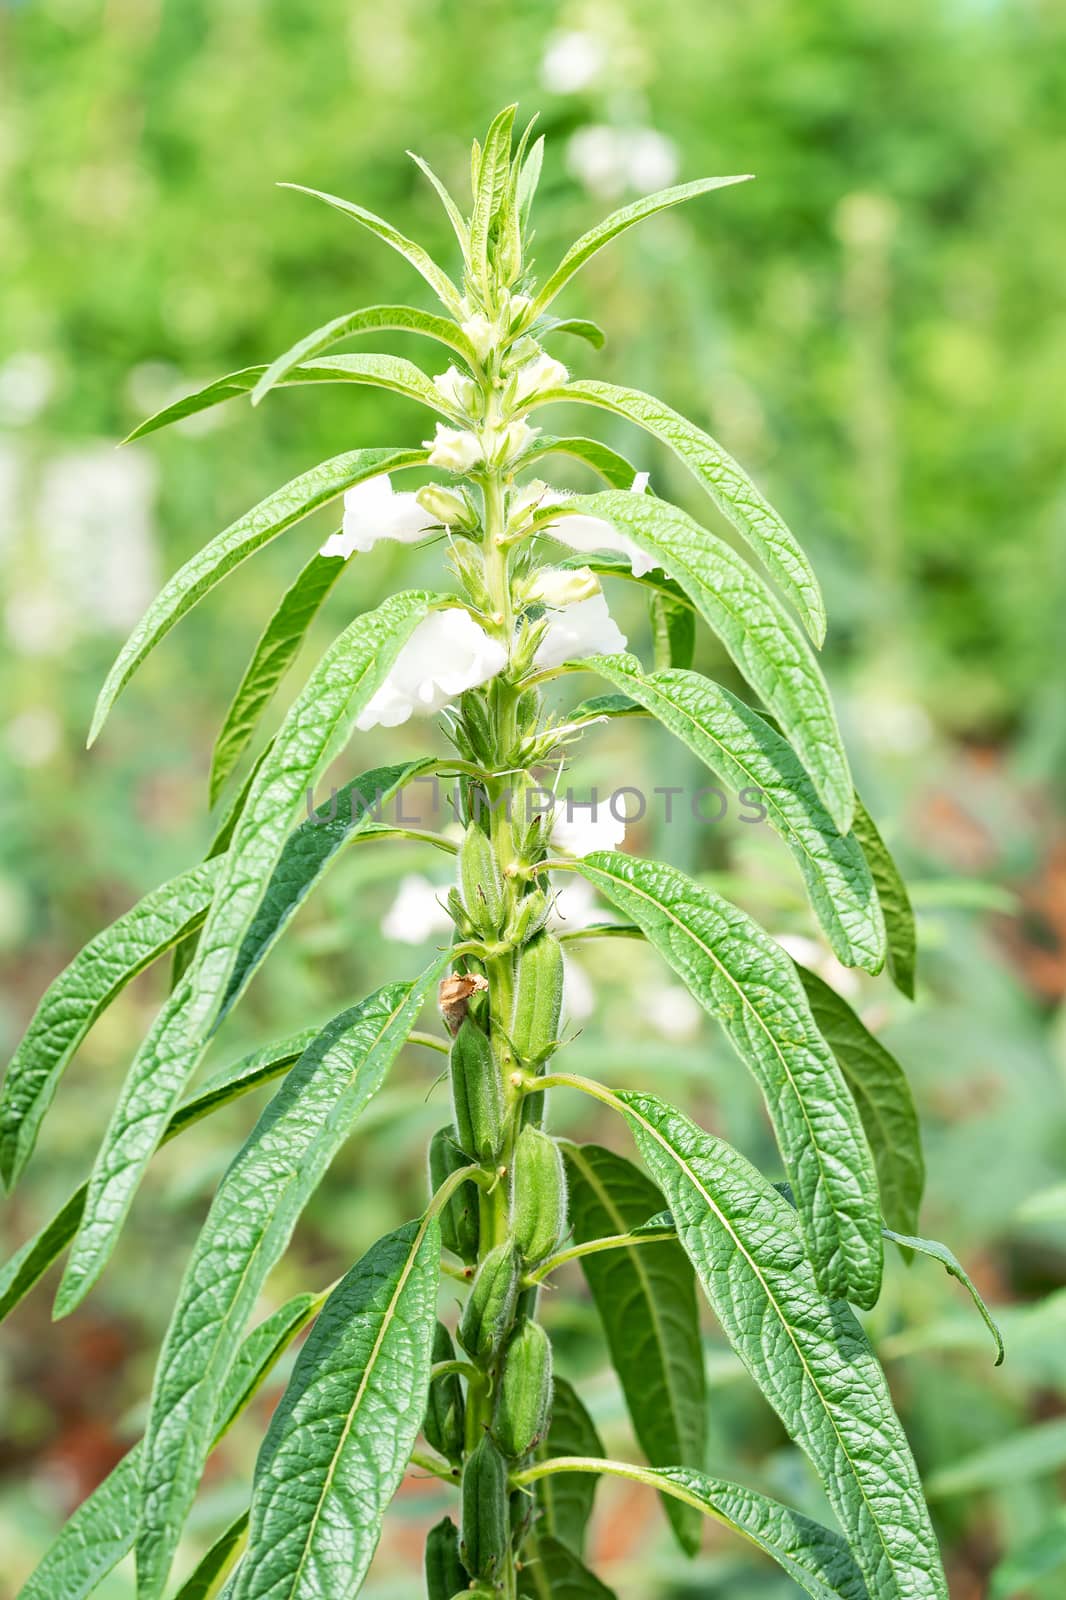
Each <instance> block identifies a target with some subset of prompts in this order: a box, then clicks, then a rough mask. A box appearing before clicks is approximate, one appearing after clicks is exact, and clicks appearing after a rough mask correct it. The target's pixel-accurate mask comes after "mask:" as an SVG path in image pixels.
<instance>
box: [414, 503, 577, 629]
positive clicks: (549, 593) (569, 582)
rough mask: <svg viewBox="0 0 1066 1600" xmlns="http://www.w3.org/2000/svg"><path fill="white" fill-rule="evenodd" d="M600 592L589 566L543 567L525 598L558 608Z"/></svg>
mask: <svg viewBox="0 0 1066 1600" xmlns="http://www.w3.org/2000/svg"><path fill="white" fill-rule="evenodd" d="M426 509H427V511H428V510H429V507H428V506H427V507H426ZM599 592H600V580H599V579H598V578H597V577H596V576H595V574H594V573H593V572H592V571H591V570H590V569H589V568H588V567H572V568H568V567H542V568H541V570H540V571H539V572H535V573H534V574H533V576H532V578H531V579H530V581H529V584H528V586H527V588H526V592H525V599H526V600H527V601H534V602H536V603H537V604H540V605H544V606H553V607H555V608H557V609H558V608H561V607H562V606H573V605H578V604H579V603H580V602H581V601H582V600H591V599H592V596H593V595H596V594H599Z"/></svg>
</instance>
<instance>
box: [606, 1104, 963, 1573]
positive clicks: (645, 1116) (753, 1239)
mask: <svg viewBox="0 0 1066 1600" xmlns="http://www.w3.org/2000/svg"><path fill="white" fill-rule="evenodd" d="M616 1098H617V1101H618V1102H619V1103H620V1104H621V1105H622V1107H623V1108H624V1111H625V1115H626V1118H627V1120H628V1122H629V1124H630V1127H631V1129H632V1131H633V1135H634V1138H635V1139H636V1141H637V1145H638V1148H639V1150H640V1153H641V1156H642V1157H643V1159H644V1161H645V1163H646V1164H647V1166H648V1169H649V1171H650V1172H651V1175H652V1177H653V1178H654V1179H655V1182H656V1183H657V1184H658V1185H659V1187H660V1188H661V1189H662V1191H663V1193H664V1194H665V1196H666V1199H667V1202H668V1205H669V1207H670V1210H671V1212H672V1214H673V1218H674V1222H675V1224H676V1226H677V1231H678V1237H679V1238H680V1240H681V1243H682V1245H683V1246H684V1248H685V1252H686V1254H687V1255H688V1257H689V1259H690V1260H691V1262H692V1264H693V1266H694V1267H695V1269H696V1273H697V1276H698V1277H699V1279H700V1281H701V1283H702V1284H703V1287H704V1289H705V1290H706V1292H707V1297H708V1299H709V1300H710V1303H711V1305H712V1307H713V1309H714V1311H715V1314H716V1316H717V1317H718V1320H719V1322H720V1323H721V1325H722V1329H723V1331H724V1333H725V1334H726V1337H727V1338H728V1339H729V1341H730V1343H731V1344H732V1346H733V1348H734V1350H735V1351H736V1352H737V1354H738V1355H739V1357H740V1359H741V1361H742V1362H743V1363H744V1365H745V1367H746V1368H747V1369H748V1371H749V1372H750V1374H751V1376H752V1378H753V1379H754V1380H755V1382H756V1383H757V1384H758V1386H759V1388H760V1389H761V1390H762V1392H763V1394H764V1395H765V1396H766V1398H767V1400H768V1401H769V1402H770V1404H771V1405H772V1406H773V1408H774V1410H775V1411H776V1412H777V1414H778V1416H779V1417H780V1418H781V1421H782V1422H783V1423H784V1425H785V1428H786V1429H787V1430H788V1433H789V1435H790V1437H791V1438H792V1439H794V1440H795V1441H796V1443H797V1444H798V1445H799V1446H800V1447H801V1449H803V1450H804V1451H805V1452H806V1453H807V1455H808V1456H809V1457H810V1459H811V1461H812V1462H813V1463H814V1466H815V1468H816V1469H817V1471H818V1475H819V1477H820V1479H821V1482H822V1485H823V1487H824V1489H825V1493H826V1496H827V1498H828V1500H829V1503H830V1505H831V1506H832V1508H833V1511H834V1512H835V1514H836V1516H837V1518H838V1520H839V1522H840V1525H841V1527H842V1528H843V1529H844V1532H845V1534H846V1536H847V1539H848V1542H849V1544H850V1546H851V1550H852V1554H853V1555H854V1557H855V1560H856V1562H857V1563H858V1565H859V1566H860V1568H861V1569H862V1572H863V1576H864V1577H865V1579H866V1583H867V1586H868V1588H869V1591H870V1594H871V1596H873V1595H876V1596H877V1600H947V1586H946V1584H945V1581H944V1574H943V1568H942V1566H941V1563H940V1553H939V1551H938V1549H937V1543H936V1537H935V1535H934V1533H933V1530H932V1526H931V1525H930V1521H929V1514H928V1512H927V1510H926V1507H925V1501H924V1499H923V1497H922V1489H921V1484H920V1482H919V1479H918V1473H917V1469H916V1467H915V1465H914V1461H913V1458H912V1457H911V1453H910V1449H909V1447H908V1445H907V1441H906V1438H905V1436H904V1433H903V1430H902V1428H901V1427H900V1425H899V1422H898V1420H897V1418H896V1414H895V1411H894V1410H893V1407H892V1397H891V1395H890V1394H889V1391H888V1385H887V1384H886V1382H885V1378H884V1374H883V1373H882V1371H881V1368H880V1367H879V1365H878V1363H877V1360H876V1358H875V1356H874V1354H873V1351H872V1350H871V1349H870V1346H869V1343H868V1341H867V1339H866V1336H865V1334H864V1333H863V1331H862V1328H861V1327H860V1326H859V1324H858V1322H857V1321H856V1319H855V1317H854V1315H853V1314H852V1312H851V1310H850V1309H849V1308H848V1306H846V1305H845V1304H844V1303H843V1302H842V1301H839V1300H838V1301H827V1300H825V1299H824V1298H823V1297H822V1295H821V1294H820V1293H819V1292H818V1288H817V1285H816V1284H815V1281H814V1275H813V1273H812V1271H811V1269H810V1265H809V1262H808V1260H807V1258H806V1255H805V1252H804V1248H803V1239H802V1235H801V1233H800V1229H799V1227H798V1220H797V1214H796V1212H795V1211H793V1209H792V1207H791V1206H790V1205H789V1204H788V1202H787V1201H786V1200H784V1199H782V1197H781V1196H780V1195H779V1194H778V1193H777V1191H776V1190H775V1189H774V1187H773V1185H772V1184H769V1183H767V1182H766V1180H765V1179H764V1178H763V1177H762V1176H761V1175H760V1174H759V1173H758V1172H757V1171H756V1170H755V1168H754V1167H753V1166H751V1164H750V1163H749V1162H747V1161H746V1160H745V1159H744V1158H743V1156H741V1155H739V1154H738V1153H737V1151H735V1150H733V1149H731V1148H730V1147H729V1146H728V1145H726V1144H724V1143H723V1142H722V1141H721V1140H720V1139H715V1138H712V1137H711V1135H710V1134H706V1133H703V1132H702V1131H701V1130H700V1129H699V1128H697V1127H696V1126H695V1125H694V1124H693V1123H691V1122H690V1121H689V1120H688V1118H687V1117H685V1116H683V1115H682V1114H681V1113H680V1112H679V1111H676V1110H674V1109H673V1108H672V1107H670V1106H667V1105H664V1104H663V1102H662V1101H661V1100H657V1099H656V1098H655V1097H654V1096H652V1095H644V1094H638V1093H628V1092H627V1093H623V1094H620V1095H618V1096H617V1097H616Z"/></svg>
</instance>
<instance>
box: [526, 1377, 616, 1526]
mask: <svg viewBox="0 0 1066 1600" xmlns="http://www.w3.org/2000/svg"><path fill="white" fill-rule="evenodd" d="M602 1454H603V1441H602V1440H601V1439H600V1436H599V1434H598V1433H597V1431H596V1424H595V1423H594V1422H593V1420H592V1418H591V1417H590V1416H589V1414H588V1412H587V1411H586V1410H585V1407H584V1405H583V1404H582V1401H581V1398H580V1396H579V1395H578V1393H577V1391H576V1390H575V1389H574V1387H573V1385H572V1384H570V1383H567V1381H566V1379H565V1378H560V1377H558V1376H557V1377H556V1378H555V1380H554V1383H553V1385H552V1416H551V1422H550V1423H549V1424H548V1434H547V1437H546V1438H545V1439H542V1440H541V1442H540V1444H539V1445H538V1446H537V1459H538V1460H539V1461H546V1460H547V1459H548V1458H549V1457H550V1456H602ZM595 1495H596V1479H595V1477H593V1476H590V1475H588V1474H585V1473H582V1474H573V1475H571V1474H566V1475H563V1474H560V1473H551V1474H550V1475H549V1476H547V1477H545V1478H541V1479H540V1480H539V1482H538V1483H537V1505H538V1508H539V1510H540V1519H539V1522H538V1527H540V1528H543V1529H544V1530H545V1531H546V1532H547V1533H549V1534H552V1535H554V1537H555V1538H556V1539H558V1540H560V1541H561V1542H562V1543H563V1544H565V1545H566V1546H567V1547H568V1549H570V1550H574V1551H576V1552H577V1554H578V1555H581V1553H582V1551H583V1550H584V1548H585V1529H586V1528H587V1527H588V1520H589V1518H590V1517H591V1515H592V1502H593V1500H594V1498H595Z"/></svg>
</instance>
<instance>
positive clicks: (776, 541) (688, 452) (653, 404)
mask: <svg viewBox="0 0 1066 1600" xmlns="http://www.w3.org/2000/svg"><path fill="white" fill-rule="evenodd" d="M553 400H559V401H566V400H582V401H585V402H586V403H587V404H590V405H595V406H602V407H603V409H604V410H605V411H611V412H613V413H614V415H615V416H619V417H625V418H627V419H628V420H629V421H630V422H635V423H637V424H638V425H639V426H640V427H642V428H643V429H645V431H646V432H647V433H650V434H651V435H652V437H653V438H656V439H658V440H660V441H661V442H662V443H663V444H665V445H668V446H669V448H670V449H671V450H672V451H673V452H674V454H675V455H676V456H677V458H678V460H679V461H682V462H683V463H684V464H685V466H686V467H687V468H688V469H689V471H690V472H691V473H692V476H693V477H694V478H695V479H696V481H697V483H699V484H700V485H701V486H702V487H703V488H704V489H706V491H707V493H708V494H709V495H710V497H711V499H712V500H713V501H714V504H715V505H716V506H717V507H718V509H719V511H720V512H721V513H722V515H723V516H724V517H725V518H726V520H727V521H728V522H730V523H731V524H732V526H733V527H734V528H736V530H737V532H738V533H739V534H740V535H741V537H742V538H743V539H745V540H746V541H747V543H748V545H749V546H750V547H751V549H752V550H754V551H755V553H756V555H757V556H758V557H759V559H760V560H761V561H762V563H763V565H764V566H765V568H766V570H767V572H769V574H770V576H771V577H772V578H773V579H774V580H775V582H776V583H777V584H778V585H779V587H780V589H781V592H782V593H783V594H784V595H785V597H786V599H788V600H789V601H790V602H791V603H792V605H793V606H795V608H796V610H797V612H798V613H799V615H800V617H801V619H802V621H803V625H804V627H805V628H806V629H807V632H808V633H809V634H810V636H811V638H812V639H813V640H814V642H815V644H817V645H820V644H821V643H822V641H823V640H824V638H825V604H824V602H823V600H822V591H821V589H820V587H819V584H818V579H817V577H816V576H815V572H814V568H813V567H812V566H811V564H810V562H809V561H808V559H807V556H806V555H805V553H804V551H803V549H802V548H801V546H800V544H799V542H798V541H797V539H796V537H795V535H794V534H793V533H792V532H791V530H790V529H789V527H788V526H787V524H786V523H785V521H784V519H783V518H782V517H781V516H780V515H779V514H778V512H776V511H775V510H774V508H773V506H772V505H771V504H770V503H769V501H768V500H767V499H766V498H765V497H764V496H763V495H762V494H760V492H759V490H758V489H757V488H756V487H755V485H754V484H753V483H752V481H751V479H750V478H749V477H748V475H747V473H746V472H745V471H744V469H743V467H741V466H740V465H739V464H738V463H737V462H736V461H734V460H733V458H732V456H731V455H729V453H728V451H726V450H723V448H722V446H721V445H720V444H719V443H718V442H717V441H716V440H715V439H712V438H711V437H710V435H709V434H706V433H704V432H703V431H702V430H701V429H700V428H697V427H696V426H695V425H694V424H693V423H691V422H689V420H688V418H687V417H683V416H681V414H680V412H677V411H673V410H671V408H670V407H669V406H667V405H664V404H663V402H662V401H661V400H657V399H656V398H655V396H654V395H650V394H644V393H643V392H642V391H641V390H639V389H621V388H619V387H618V386H617V385H616V384H613V383H600V382H598V381H597V380H596V379H593V378H589V379H582V380H581V381H580V382H577V383H568V384H566V385H565V387H563V388H560V389H558V390H554V391H552V393H550V394H548V395H545V396H543V397H541V399H540V401H539V403H540V404H541V405H545V404H549V403H551V402H552V401H553Z"/></svg>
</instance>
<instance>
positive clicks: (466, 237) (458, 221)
mask: <svg viewBox="0 0 1066 1600" xmlns="http://www.w3.org/2000/svg"><path fill="white" fill-rule="evenodd" d="M407 154H408V155H409V156H410V157H411V160H412V161H413V162H414V164H415V166H416V167H417V168H418V170H419V172H421V173H422V175H423V177H425V178H428V179H429V182H430V184H431V186H432V187H433V189H434V190H435V191H436V193H437V198H438V199H439V200H440V203H441V205H442V206H443V207H444V210H445V212H446V213H447V216H448V221H449V222H450V223H451V225H452V232H453V233H454V234H455V237H456V239H457V240H458V242H459V248H460V250H461V251H462V252H463V260H464V261H465V262H466V263H467V265H469V264H470V229H469V228H468V227H467V225H466V221H465V219H464V217H463V214H462V212H461V211H460V210H459V207H458V206H457V205H456V203H455V201H454V200H453V199H452V196H451V194H450V193H449V191H448V190H447V189H446V188H445V186H444V184H443V183H442V182H441V180H440V179H439V178H438V177H437V174H436V173H435V172H434V171H433V168H432V167H431V166H430V164H429V162H428V161H423V159H422V157H421V156H418V155H416V154H415V152H414V151H413V150H408V152H407ZM457 348H458V347H457ZM460 353H461V354H465V352H460Z"/></svg>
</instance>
